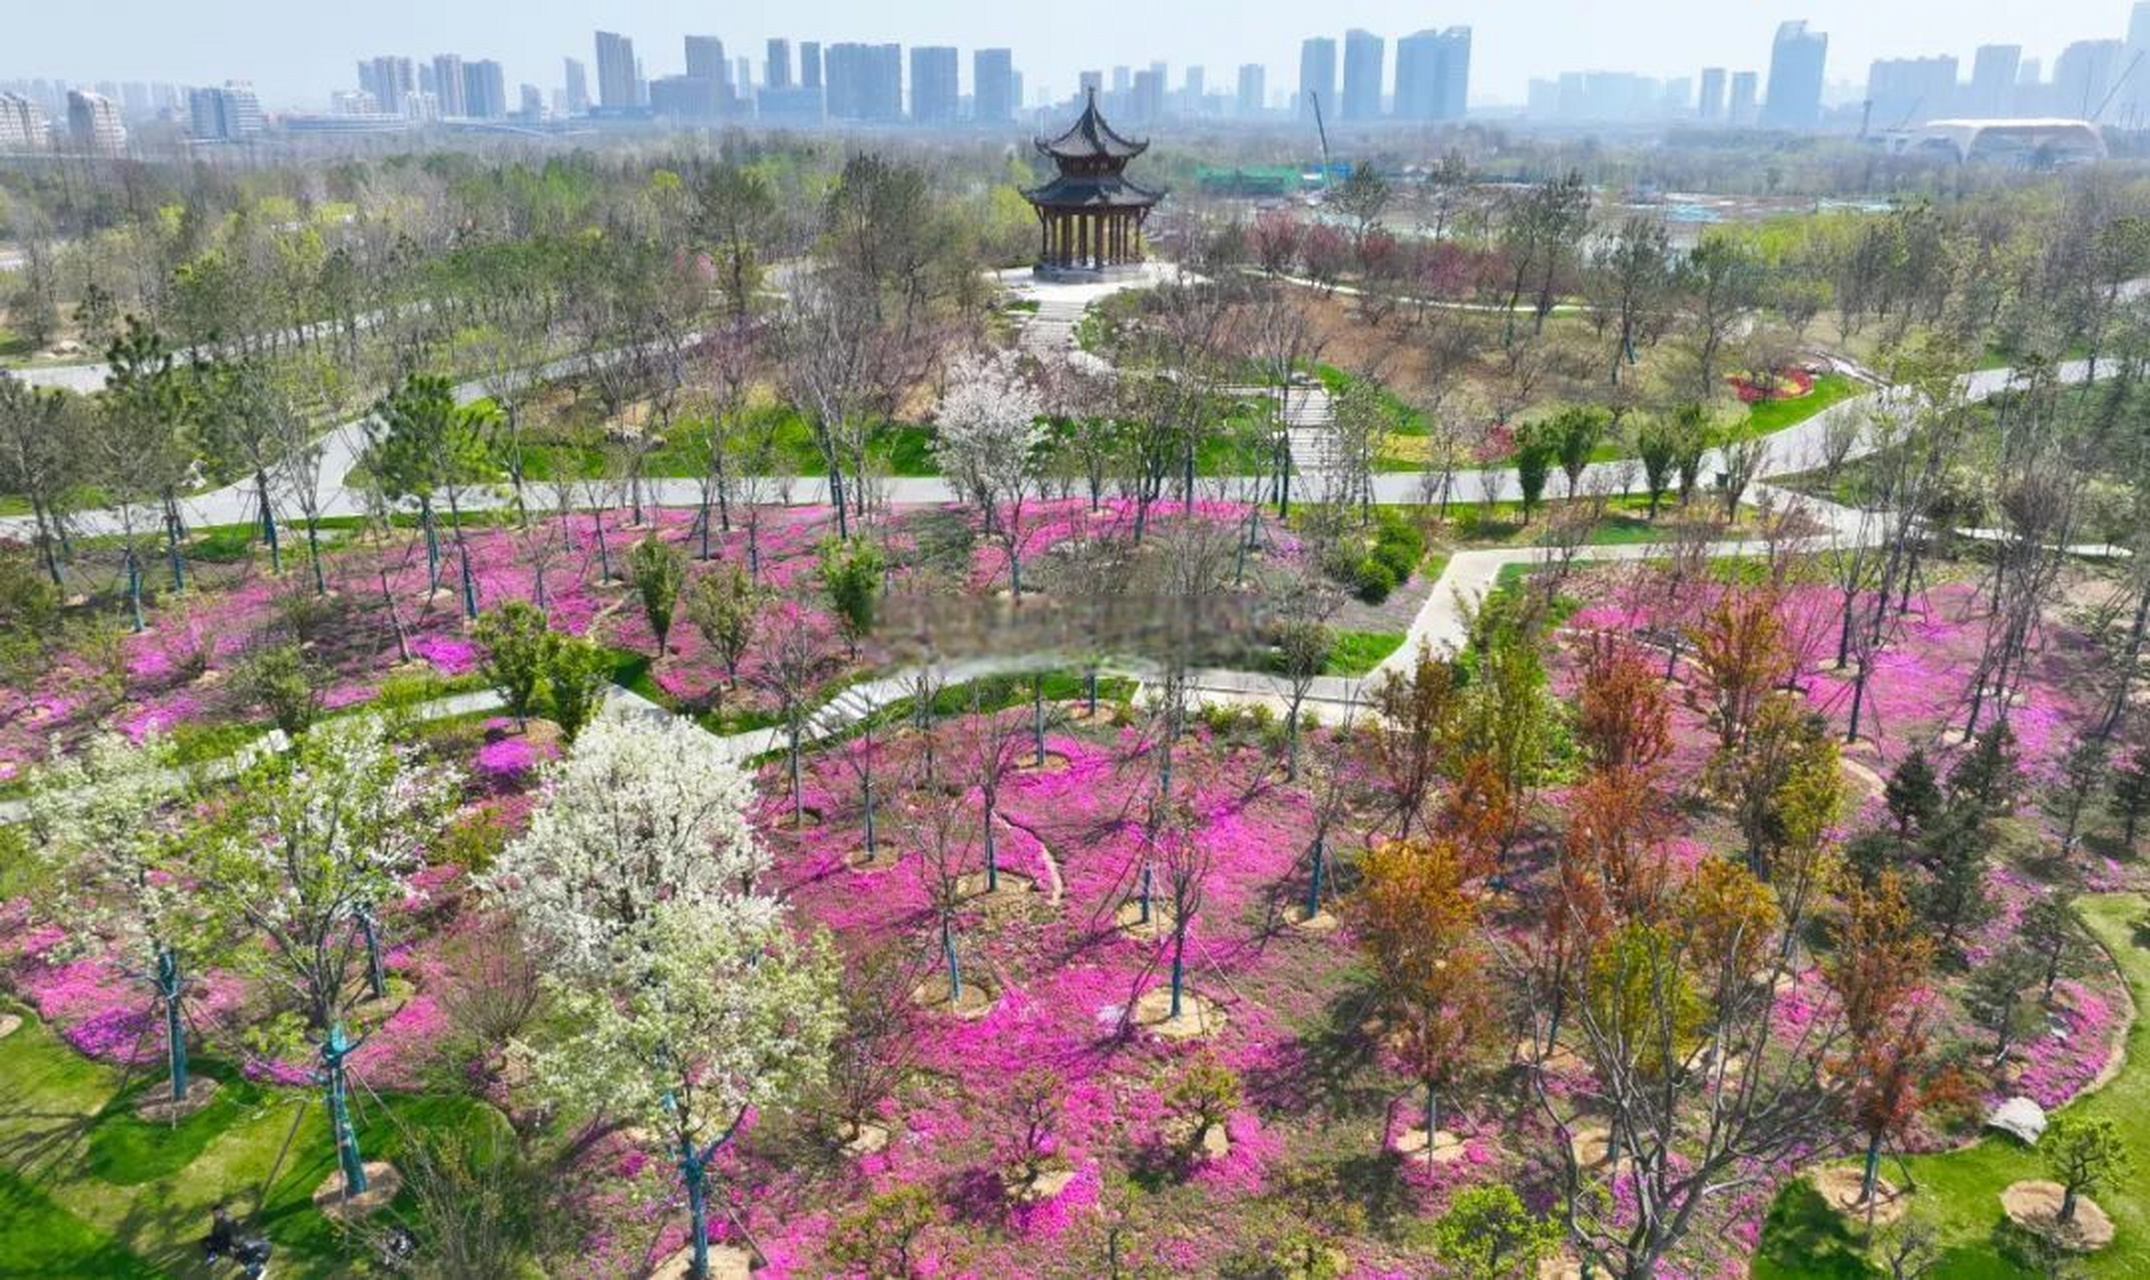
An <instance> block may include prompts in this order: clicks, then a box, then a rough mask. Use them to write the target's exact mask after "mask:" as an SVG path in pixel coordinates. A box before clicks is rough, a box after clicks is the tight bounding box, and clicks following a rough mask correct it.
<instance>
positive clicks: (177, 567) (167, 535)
mask: <svg viewBox="0 0 2150 1280" xmlns="http://www.w3.org/2000/svg"><path fill="white" fill-rule="evenodd" d="M164 547H165V551H166V553H167V554H169V555H170V556H171V558H172V590H173V592H175V593H177V592H181V591H185V590H186V589H187V561H186V557H184V556H182V555H180V554H179V522H178V521H177V520H174V519H172V518H171V517H170V516H167V517H165V521H164Z"/></svg>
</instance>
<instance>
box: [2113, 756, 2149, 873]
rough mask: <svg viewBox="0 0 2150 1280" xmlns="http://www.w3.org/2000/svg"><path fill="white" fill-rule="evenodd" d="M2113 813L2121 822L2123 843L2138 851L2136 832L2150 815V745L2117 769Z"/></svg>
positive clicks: (2114, 779)
mask: <svg viewBox="0 0 2150 1280" xmlns="http://www.w3.org/2000/svg"><path fill="white" fill-rule="evenodd" d="M2112 787H2113V813H2114V815H2115V816H2117V817H2118V818H2119V819H2120V839H2121V842H2122V843H2124V844H2125V845H2127V847H2128V851H2129V852H2130V853H2132V852H2134V850H2135V828H2136V827H2137V826H2138V825H2139V824H2140V823H2141V822H2142V819H2143V817H2144V816H2145V815H2150V742H2145V743H2144V744H2143V745H2142V746H2140V747H2137V748H2136V749H2135V752H2134V754H2133V755H2130V756H2129V757H2128V758H2127V761H2126V763H2124V764H2121V765H2118V766H2116V767H2115V768H2114V769H2113V781H2112Z"/></svg>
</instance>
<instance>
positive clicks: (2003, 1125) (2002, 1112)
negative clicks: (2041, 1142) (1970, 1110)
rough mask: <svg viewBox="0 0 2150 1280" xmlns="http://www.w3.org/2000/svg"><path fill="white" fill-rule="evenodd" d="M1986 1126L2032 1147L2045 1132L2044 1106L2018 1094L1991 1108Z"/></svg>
mask: <svg viewBox="0 0 2150 1280" xmlns="http://www.w3.org/2000/svg"><path fill="white" fill-rule="evenodd" d="M1986 1127H1987V1128H1988V1129H1999V1130H2000V1131H2001V1132H2003V1133H2006V1134H2012V1135H2013V1136H2014V1137H2015V1139H2016V1140H2017V1141H2018V1142H2021V1143H2022V1144H2023V1145H2024V1146H2027V1147H2034V1146H2036V1145H2038V1137H2039V1135H2040V1134H2042V1133H2044V1132H2045V1108H2044V1107H2041V1106H2039V1105H2038V1104H2037V1103H2035V1102H2033V1101H2031V1100H2030V1099H2029V1098H2026V1097H2023V1096H2022V1095H2021V1094H2018V1095H2017V1096H2015V1097H2013V1098H2010V1099H2009V1100H2008V1101H2006V1102H2004V1103H2002V1104H2001V1105H2000V1106H1997V1107H1995V1108H1994V1109H1993V1111H1992V1113H1991V1114H1989V1115H1988V1116H1987V1117H1986Z"/></svg>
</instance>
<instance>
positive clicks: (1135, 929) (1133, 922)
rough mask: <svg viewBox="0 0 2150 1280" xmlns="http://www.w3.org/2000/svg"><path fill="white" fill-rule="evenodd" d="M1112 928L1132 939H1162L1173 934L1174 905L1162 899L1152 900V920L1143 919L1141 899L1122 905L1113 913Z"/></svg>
mask: <svg viewBox="0 0 2150 1280" xmlns="http://www.w3.org/2000/svg"><path fill="white" fill-rule="evenodd" d="M1112 927H1113V928H1115V929H1118V930H1119V931H1120V932H1122V933H1124V934H1126V935H1127V936H1128V937H1130V938H1162V937H1164V936H1165V935H1166V934H1168V933H1170V932H1172V904H1171V903H1169V902H1166V901H1164V900H1163V899H1162V898H1151V899H1150V918H1149V919H1147V920H1145V919H1143V918H1142V903H1141V901H1140V900H1139V899H1134V900H1130V901H1127V902H1123V903H1121V904H1120V909H1119V910H1117V911H1115V912H1113V913H1112Z"/></svg>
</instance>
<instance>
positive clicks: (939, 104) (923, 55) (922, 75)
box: [911, 44, 960, 125]
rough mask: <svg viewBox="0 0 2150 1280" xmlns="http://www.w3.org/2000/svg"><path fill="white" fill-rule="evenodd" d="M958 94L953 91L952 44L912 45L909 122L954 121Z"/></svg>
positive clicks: (953, 50)
mask: <svg viewBox="0 0 2150 1280" xmlns="http://www.w3.org/2000/svg"><path fill="white" fill-rule="evenodd" d="M959 101H960V94H959V92H958V90H957V88H956V51H955V48H954V46H952V45H924V44H922V45H915V46H913V47H912V49H911V123H913V124H935V125H948V124H954V123H955V122H956V106H957V103H958V102H959Z"/></svg>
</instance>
